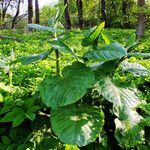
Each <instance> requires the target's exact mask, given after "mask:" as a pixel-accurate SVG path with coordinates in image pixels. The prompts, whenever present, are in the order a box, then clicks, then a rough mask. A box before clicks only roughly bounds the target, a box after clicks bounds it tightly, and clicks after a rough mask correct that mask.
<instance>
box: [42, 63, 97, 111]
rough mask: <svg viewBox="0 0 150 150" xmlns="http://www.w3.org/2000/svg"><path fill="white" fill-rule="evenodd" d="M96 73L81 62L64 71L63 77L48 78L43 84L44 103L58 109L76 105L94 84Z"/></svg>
mask: <svg viewBox="0 0 150 150" xmlns="http://www.w3.org/2000/svg"><path fill="white" fill-rule="evenodd" d="M94 81H95V78H94V73H93V72H92V71H91V69H90V68H89V67H86V66H85V65H84V64H82V63H80V62H74V63H73V64H72V66H67V67H65V68H64V69H63V72H62V77H58V76H50V77H46V78H45V79H44V81H43V82H42V84H41V87H40V93H41V96H42V99H43V102H44V103H45V104H46V105H47V106H50V107H52V108H53V109H56V108H58V107H61V106H65V105H68V104H72V103H75V102H76V101H78V100H79V99H80V98H82V97H83V95H84V94H85V93H86V90H87V89H88V88H90V87H91V86H92V84H93V83H94Z"/></svg>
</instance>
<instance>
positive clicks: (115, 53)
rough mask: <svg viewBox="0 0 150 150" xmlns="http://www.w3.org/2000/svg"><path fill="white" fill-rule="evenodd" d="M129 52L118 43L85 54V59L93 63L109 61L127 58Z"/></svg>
mask: <svg viewBox="0 0 150 150" xmlns="http://www.w3.org/2000/svg"><path fill="white" fill-rule="evenodd" d="M126 55H127V52H126V49H125V48H124V47H122V46H121V45H120V44H118V43H112V44H110V45H106V46H104V47H101V48H98V49H97V50H92V51H89V52H87V53H86V54H85V56H84V57H85V58H87V59H89V60H93V61H109V60H114V59H118V58H122V57H123V56H126Z"/></svg>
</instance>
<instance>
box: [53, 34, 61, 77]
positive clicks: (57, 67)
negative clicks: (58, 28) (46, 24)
mask: <svg viewBox="0 0 150 150" xmlns="http://www.w3.org/2000/svg"><path fill="white" fill-rule="evenodd" d="M54 37H55V39H57V33H56V32H55V33H54ZM55 56H56V74H57V76H59V75H60V65H59V52H58V50H57V49H55Z"/></svg>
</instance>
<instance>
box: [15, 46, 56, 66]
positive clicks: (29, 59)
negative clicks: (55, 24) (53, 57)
mask: <svg viewBox="0 0 150 150" xmlns="http://www.w3.org/2000/svg"><path fill="white" fill-rule="evenodd" d="M52 52H53V50H52V49H51V50H49V51H47V52H44V53H41V54H33V55H28V56H23V57H20V58H18V59H17V62H21V63H22V64H23V65H28V64H31V63H33V62H36V61H38V60H44V59H46V58H47V57H48V55H49V54H51V53H52Z"/></svg>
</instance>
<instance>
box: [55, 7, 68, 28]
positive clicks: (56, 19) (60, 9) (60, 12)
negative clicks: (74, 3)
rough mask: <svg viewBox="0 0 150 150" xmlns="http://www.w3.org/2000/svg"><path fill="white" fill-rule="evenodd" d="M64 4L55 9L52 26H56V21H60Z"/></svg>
mask: <svg viewBox="0 0 150 150" xmlns="http://www.w3.org/2000/svg"><path fill="white" fill-rule="evenodd" d="M66 6H67V5H65V6H62V7H60V8H59V9H58V10H57V13H56V16H55V19H54V23H53V24H54V25H53V26H55V25H56V26H57V24H58V22H59V21H60V19H61V17H62V15H63V13H64V10H65V8H66Z"/></svg>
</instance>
